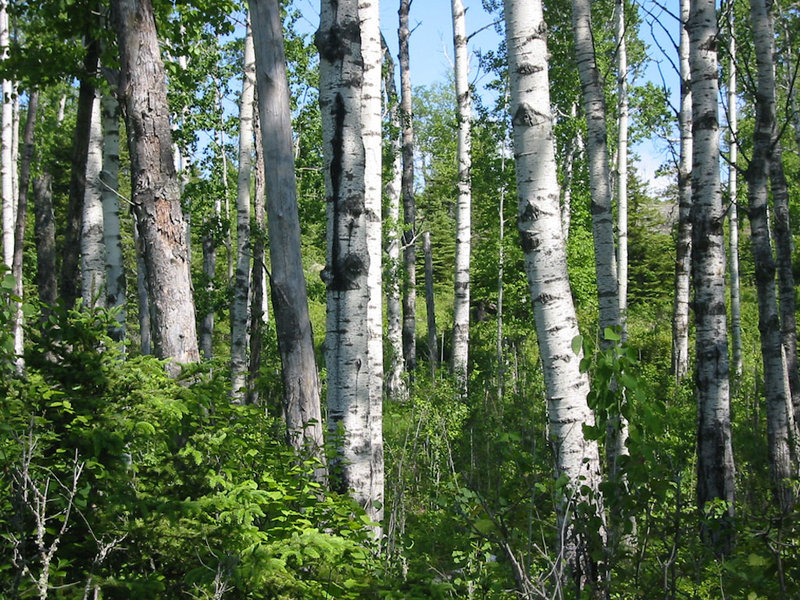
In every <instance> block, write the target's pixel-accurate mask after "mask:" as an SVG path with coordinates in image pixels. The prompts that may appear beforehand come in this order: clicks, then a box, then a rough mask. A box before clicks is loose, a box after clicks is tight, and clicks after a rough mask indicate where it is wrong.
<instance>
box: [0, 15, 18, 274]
mask: <svg viewBox="0 0 800 600" xmlns="http://www.w3.org/2000/svg"><path fill="white" fill-rule="evenodd" d="M9 43H10V31H9V22H8V2H7V1H4V2H0V56H2V59H3V60H5V59H6V58H8V47H9ZM0 91H2V94H3V97H2V98H1V99H0V102H2V105H1V106H2V108H1V109H0V111H1V112H0V179H1V181H0V191H1V192H2V201H3V262H4V263H5V265H6V266H7V267H9V268H11V264H12V263H13V262H14V225H15V220H14V205H15V204H16V200H17V199H16V198H14V178H13V175H12V173H13V171H14V168H15V165H14V160H13V157H12V153H13V141H12V138H13V126H14V124H13V121H14V107H13V104H12V100H11V94H12V85H11V81H10V80H8V79H3V80H2V82H0Z"/></svg>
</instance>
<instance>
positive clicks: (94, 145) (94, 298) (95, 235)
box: [81, 90, 106, 308]
mask: <svg viewBox="0 0 800 600" xmlns="http://www.w3.org/2000/svg"><path fill="white" fill-rule="evenodd" d="M102 169H103V125H102V118H101V110H100V92H99V90H95V95H94V99H93V102H92V112H91V119H90V125H89V145H88V147H87V151H86V180H85V182H84V193H83V215H82V217H81V297H82V298H83V305H84V306H85V307H87V308H88V307H92V306H99V307H105V305H106V302H105V294H106V261H105V247H104V244H103V202H102V199H101V192H102V190H101V183H100V172H101V171H102Z"/></svg>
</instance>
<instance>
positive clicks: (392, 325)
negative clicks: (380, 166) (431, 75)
mask: <svg viewBox="0 0 800 600" xmlns="http://www.w3.org/2000/svg"><path fill="white" fill-rule="evenodd" d="M383 60H384V62H385V66H384V69H383V73H384V76H383V77H384V83H383V85H384V88H385V93H386V98H387V104H388V107H389V124H390V127H391V129H392V137H391V140H390V142H389V144H390V148H391V156H392V174H391V177H389V180H388V181H387V182H386V186H385V188H384V195H385V197H386V219H384V225H385V237H386V269H385V276H384V287H385V289H386V341H387V343H388V345H389V349H388V352H386V355H387V356H388V357H389V364H388V365H387V366H386V397H387V398H388V399H390V400H394V401H400V402H402V401H404V400H405V399H406V398H407V396H408V390H407V389H406V384H405V381H404V380H403V371H404V368H403V367H404V361H403V327H402V320H403V313H402V304H401V297H400V287H401V286H400V281H401V275H402V274H401V271H400V195H401V194H402V189H403V184H402V179H403V155H402V140H401V137H400V136H401V132H402V124H401V120H400V107H399V106H398V98H397V89H396V86H395V83H394V75H395V73H394V71H395V70H394V62H393V61H392V57H391V54H390V53H389V50H388V48H384V53H383Z"/></svg>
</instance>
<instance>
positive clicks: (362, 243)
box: [315, 0, 383, 533]
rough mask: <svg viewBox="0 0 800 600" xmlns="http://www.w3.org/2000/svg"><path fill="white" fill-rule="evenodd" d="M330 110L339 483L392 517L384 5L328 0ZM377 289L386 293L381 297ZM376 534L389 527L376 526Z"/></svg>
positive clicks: (373, 513) (333, 418) (329, 348)
mask: <svg viewBox="0 0 800 600" xmlns="http://www.w3.org/2000/svg"><path fill="white" fill-rule="evenodd" d="M320 12H321V14H320V27H319V30H318V31H317V34H316V39H315V43H316V45H317V48H318V49H319V53H320V99H319V101H320V110H321V113H322V126H323V144H324V151H325V158H324V164H325V188H326V193H327V202H328V236H327V237H328V244H327V246H328V247H327V257H326V266H325V269H324V270H323V272H322V277H323V280H324V282H325V284H326V286H327V290H328V309H327V331H326V336H325V359H326V361H325V362H326V366H327V370H328V386H327V387H328V427H329V431H330V433H331V435H332V436H333V439H334V440H336V441H335V447H336V459H335V462H334V464H333V465H332V466H331V471H332V473H331V477H332V480H333V484H334V487H335V488H337V489H340V490H342V491H348V492H349V493H350V494H352V496H353V498H354V499H355V500H356V501H357V502H358V503H359V504H361V505H362V506H363V507H364V509H365V510H366V511H367V515H369V516H370V518H372V520H373V521H375V522H377V523H380V522H381V520H382V519H383V443H382V434H381V427H382V417H381V397H382V388H383V386H382V383H383V382H382V376H383V364H382V358H383V357H382V344H381V306H380V304H381V300H380V298H381V296H380V294H381V272H380V263H381V255H380V252H381V250H380V155H381V147H380V141H381V123H380V65H381V60H380V58H381V54H380V52H381V47H380V31H379V28H378V5H377V3H374V2H371V0H338V2H336V1H334V0H322V2H321V11H320ZM376 295H377V296H376ZM376 533H379V529H378V531H376Z"/></svg>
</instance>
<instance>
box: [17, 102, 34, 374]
mask: <svg viewBox="0 0 800 600" xmlns="http://www.w3.org/2000/svg"><path fill="white" fill-rule="evenodd" d="M38 110H39V90H37V89H34V90H31V92H30V93H29V94H28V114H27V116H26V117H25V131H24V133H23V135H22V143H23V148H22V157H21V160H20V168H19V188H18V190H17V195H18V199H17V211H16V212H17V215H16V216H17V220H16V223H15V226H14V260H13V261H12V266H11V273H12V275H14V279H15V283H14V286H15V287H14V295H15V296H16V297H17V298H19V299H20V300H19V301H17V302H16V303H15V304H16V306H15V307H14V355H15V356H16V358H15V363H16V370H17V373H19V374H21V373H22V372H23V371H24V370H25V359H24V358H23V357H22V352H23V345H24V335H23V329H22V325H23V322H24V315H23V313H22V298H23V286H22V257H23V243H24V241H25V226H26V224H27V218H28V183H29V182H30V177H31V161H32V159H33V145H34V132H35V125H36V114H37V112H38Z"/></svg>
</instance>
